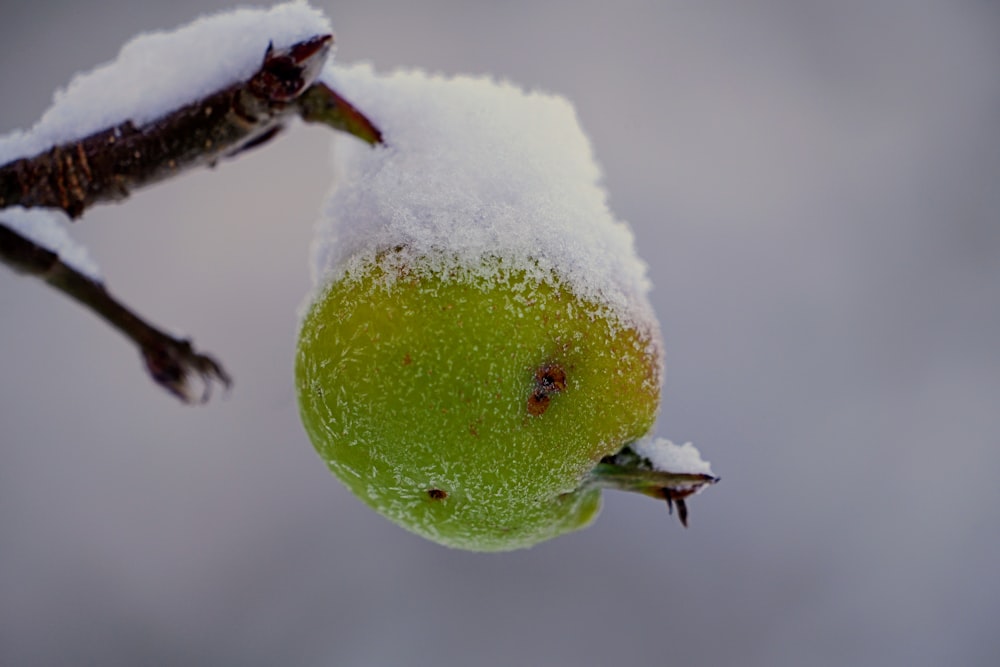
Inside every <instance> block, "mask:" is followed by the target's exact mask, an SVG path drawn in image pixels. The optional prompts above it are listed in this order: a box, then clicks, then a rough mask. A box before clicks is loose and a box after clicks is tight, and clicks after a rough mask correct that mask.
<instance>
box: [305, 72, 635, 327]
mask: <svg viewBox="0 0 1000 667" xmlns="http://www.w3.org/2000/svg"><path fill="white" fill-rule="evenodd" d="M321 81H324V82H325V83H327V84H328V85H330V86H331V87H332V88H334V89H335V90H337V91H338V92H339V93H340V94H341V95H343V96H344V97H345V98H347V99H348V100H350V101H351V102H352V103H353V104H354V105H355V106H356V107H357V108H358V109H360V110H362V111H363V112H364V113H365V114H366V115H367V116H368V117H369V118H371V120H372V121H373V122H374V123H375V124H376V125H377V126H378V127H379V128H380V129H381V131H382V133H383V136H384V141H385V145H384V146H381V147H377V148H375V149H373V148H371V147H370V146H368V145H366V144H363V143H362V142H359V141H357V140H355V139H353V138H350V137H337V139H336V141H335V146H334V161H335V167H336V172H337V173H336V174H335V177H334V190H333V192H332V193H331V196H330V198H329V200H328V203H327V205H326V207H325V212H324V218H323V220H321V222H320V223H319V225H318V227H317V237H316V240H315V242H314V245H313V278H314V281H315V282H316V284H317V287H318V288H322V287H323V286H324V285H325V284H327V283H328V281H330V280H332V279H335V278H337V277H340V276H342V275H344V274H345V273H347V272H349V271H351V270H352V267H353V268H357V267H360V266H363V265H364V263H366V262H368V261H371V260H372V259H373V258H374V257H375V256H376V254H377V253H378V252H379V251H382V250H386V249H389V248H394V247H399V246H405V247H404V250H403V252H404V253H407V254H408V255H409V256H411V257H427V256H430V257H432V258H439V260H440V262H441V264H442V265H441V266H434V267H432V270H437V269H443V268H452V267H464V268H467V267H477V269H476V270H479V271H482V272H485V273H486V274H489V273H490V272H491V271H495V270H496V269H497V265H496V262H495V261H490V258H496V257H501V258H502V259H503V266H504V267H506V268H511V267H513V268H518V269H523V270H525V271H528V272H529V273H532V272H537V274H538V275H540V276H544V275H548V274H549V272H551V271H554V272H555V273H556V274H557V275H558V276H559V277H560V278H561V279H562V280H564V281H567V283H568V284H569V286H571V287H572V288H574V290H575V291H576V293H577V294H578V295H579V296H582V297H584V298H588V299H590V300H592V301H594V302H596V303H600V304H604V305H606V306H608V307H609V308H610V311H611V312H612V313H613V314H616V315H618V316H620V317H622V318H624V319H625V321H628V322H631V323H636V324H639V325H640V326H644V327H655V319H654V318H653V316H652V311H651V309H650V307H649V305H648V301H647V299H646V294H647V292H648V289H649V282H648V280H647V277H646V265H645V264H644V263H643V262H642V261H641V260H639V259H638V257H637V256H636V253H635V248H634V242H633V236H632V233H631V231H630V230H629V228H628V227H627V226H626V225H625V224H624V223H623V222H621V221H619V220H617V219H616V218H615V216H614V215H613V214H612V212H611V211H610V210H609V209H608V205H607V193H606V192H605V190H604V189H603V187H602V186H601V172H600V169H599V168H598V166H597V163H596V162H595V160H594V156H593V153H592V150H591V146H590V142H589V140H588V139H587V137H586V135H585V134H584V133H583V131H582V129H581V128H580V125H579V123H578V121H577V116H576V112H575V111H574V109H573V106H572V105H571V104H570V102H569V101H567V100H566V99H565V98H563V97H560V96H557V95H550V94H545V93H540V92H525V91H524V90H522V89H521V88H519V87H517V86H515V85H512V84H510V83H502V82H497V81H494V80H492V79H489V78H475V77H471V76H456V77H445V76H440V75H430V74H426V73H424V72H420V71H401V72H396V73H393V74H378V73H376V72H375V71H374V70H373V69H372V68H371V67H370V66H368V65H355V66H339V65H337V66H334V65H330V66H328V67H327V68H326V70H325V71H324V72H323V74H322V75H321ZM484 259H485V261H484Z"/></svg>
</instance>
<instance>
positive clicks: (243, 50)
mask: <svg viewBox="0 0 1000 667" xmlns="http://www.w3.org/2000/svg"><path fill="white" fill-rule="evenodd" d="M331 32H332V28H331V27H330V22H329V21H328V20H327V18H326V17H325V16H324V15H323V14H322V12H320V11H319V10H317V9H314V8H312V7H310V6H309V5H308V4H307V3H306V2H289V3H285V4H281V5H276V6H275V7H273V8H271V9H249V8H243V9H236V10H233V11H228V12H224V13H221V14H216V15H213V16H206V17H202V18H199V19H197V20H196V21H194V22H192V23H190V24H188V25H185V26H183V27H181V28H178V29H177V30H174V31H169V32H167V31H160V32H150V33H145V34H141V35H139V36H137V37H135V38H133V39H132V40H131V41H129V42H128V43H126V44H125V46H123V47H122V49H121V51H120V52H119V54H118V58H117V59H116V60H114V61H113V62H110V63H107V64H105V65H101V66H100V67H97V68H96V69H94V70H93V71H91V72H89V73H86V74H78V75H77V76H76V77H75V78H74V79H73V80H72V81H71V82H70V84H69V86H68V87H67V88H65V89H64V90H60V91H58V92H56V94H55V101H54V103H53V105H52V106H51V107H50V108H49V109H48V111H46V112H45V114H44V115H43V116H42V117H41V119H40V120H39V121H38V123H37V124H35V126H34V127H32V128H31V129H30V130H29V131H27V132H14V133H12V134H10V135H7V136H5V137H3V138H0V164H2V163H5V162H9V161H11V160H15V159H18V158H21V157H29V156H31V155H35V154H37V153H39V152H41V151H44V150H46V149H48V148H50V147H51V146H53V145H55V144H58V143H63V142H68V141H73V140H75V139H80V138H83V137H85V136H87V135H89V134H92V133H94V132H97V131H99V130H102V129H106V128H108V127H112V126H114V125H117V124H118V123H122V122H125V121H126V120H131V121H133V122H134V123H135V124H137V125H141V124H143V123H147V122H149V121H152V120H155V119H156V118H158V117H160V116H162V115H164V114H166V113H168V112H170V111H172V110H174V109H177V108H178V107H181V106H184V105H186V104H190V103H192V102H195V101H197V100H198V99H200V98H202V97H205V96H206V95H208V94H210V93H213V92H215V91H217V90H220V89H222V88H224V87H226V86H228V85H231V84H233V83H236V82H238V81H242V80H245V79H247V78H249V77H250V76H251V75H252V74H253V73H254V72H255V71H256V70H257V69H258V68H259V67H260V64H261V62H262V61H263V58H264V52H265V51H266V49H267V45H268V43H269V42H273V43H274V46H275V47H276V48H281V47H285V46H289V45H291V44H294V43H296V42H299V41H303V40H305V39H307V38H309V37H312V36H315V35H322V34H329V33H331Z"/></svg>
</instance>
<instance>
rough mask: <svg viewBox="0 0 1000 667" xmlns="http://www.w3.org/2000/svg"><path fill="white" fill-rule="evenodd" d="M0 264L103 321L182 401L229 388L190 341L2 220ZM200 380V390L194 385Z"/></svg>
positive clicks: (213, 364)
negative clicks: (141, 314) (137, 311)
mask: <svg viewBox="0 0 1000 667" xmlns="http://www.w3.org/2000/svg"><path fill="white" fill-rule="evenodd" d="M0 260H3V262H4V263H5V264H7V265H8V266H10V267H11V268H12V269H14V270H16V271H18V272H19V273H24V274H28V275H32V276H35V277H37V278H40V279H41V280H44V281H45V282H46V283H48V284H49V285H51V286H52V287H54V288H55V289H57V290H59V291H60V292H62V293H63V294H65V295H66V296H68V297H70V298H71V299H73V300H74V301H76V302H77V303H79V304H81V305H83V306H84V307H85V308H87V309H89V310H91V311H92V312H94V313H95V314H97V315H99V316H100V317H101V318H103V319H104V320H105V321H106V322H107V323H108V324H110V325H111V326H112V327H114V328H115V329H117V330H118V331H120V332H121V333H122V334H124V335H125V337H126V338H128V339H129V340H130V341H132V342H133V343H134V344H135V345H136V347H138V348H139V353H140V354H141V355H142V359H143V362H144V363H145V366H146V370H147V371H148V372H149V374H150V376H152V378H153V381H154V382H156V383H157V384H158V385H160V386H161V387H163V388H164V389H166V390H167V391H169V392H170V393H171V394H173V395H174V396H176V397H177V398H179V399H180V400H181V401H183V402H185V403H203V402H205V401H206V400H208V398H209V396H210V395H211V389H212V384H213V383H215V382H218V383H220V384H222V385H223V386H224V387H225V388H227V389H228V388H229V386H230V385H231V384H232V380H231V378H230V377H229V374H228V373H226V371H225V369H223V368H222V366H221V365H220V364H219V363H218V362H217V361H215V360H214V359H213V358H212V357H210V356H208V355H205V354H201V353H199V352H196V351H195V350H194V348H193V347H192V346H191V341H190V340H186V339H179V338H175V337H173V336H171V335H169V334H166V333H164V332H163V331H161V330H160V329H157V328H156V327H154V326H152V325H151V324H149V323H148V322H146V321H145V320H143V319H142V318H141V317H139V316H138V315H137V314H135V313H134V312H133V311H132V310H130V309H129V308H128V307H127V306H125V305H124V304H122V303H121V302H120V301H118V300H117V299H116V298H115V297H114V296H112V295H111V294H110V293H109V292H108V290H107V289H106V288H105V287H104V285H103V284H102V283H100V282H98V281H96V280H93V279H92V278H90V277H88V276H86V275H84V274H83V273H80V272H79V271H77V270H76V269H74V268H73V267H71V266H69V265H67V264H66V263H65V262H63V261H62V260H61V259H60V258H59V255H57V254H56V253H54V252H52V251H51V250H48V249H46V248H43V247H42V246H40V245H38V244H36V243H34V242H33V241H30V240H28V239H27V238H25V237H24V236H22V235H21V234H19V233H18V232H16V231H14V230H13V229H11V228H10V227H8V226H7V225H5V224H4V223H3V221H2V220H0ZM192 377H197V378H199V379H200V380H201V385H202V390H201V392H197V391H196V390H195V388H194V387H193V386H192V383H191V379H192Z"/></svg>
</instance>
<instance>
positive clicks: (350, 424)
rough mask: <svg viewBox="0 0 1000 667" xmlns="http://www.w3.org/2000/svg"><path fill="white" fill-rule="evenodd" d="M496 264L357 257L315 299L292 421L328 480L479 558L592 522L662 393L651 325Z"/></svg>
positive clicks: (546, 276) (552, 279)
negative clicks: (616, 462) (618, 461)
mask: <svg viewBox="0 0 1000 667" xmlns="http://www.w3.org/2000/svg"><path fill="white" fill-rule="evenodd" d="M437 259H439V258H437ZM494 259H495V260H496V261H494V262H491V264H492V268H491V269H490V270H487V271H483V270H481V268H482V267H460V266H453V267H452V268H450V269H442V268H441V266H442V264H441V262H440V261H430V260H429V258H426V257H419V256H418V257H415V258H408V257H404V255H403V254H401V253H400V252H399V251H398V249H397V251H390V252H386V253H382V254H379V255H378V256H375V257H373V258H372V259H370V260H367V261H365V262H362V263H361V264H360V265H359V266H355V268H354V269H353V270H351V271H348V272H347V273H346V274H344V275H343V276H341V277H339V278H337V279H335V280H333V281H332V283H330V284H327V285H326V286H325V288H322V289H320V290H319V291H318V292H317V295H316V296H315V298H314V300H313V302H312V304H311V306H310V307H309V309H308V311H307V313H306V315H305V317H304V319H303V322H302V326H301V331H300V338H299V344H298V353H297V360H296V380H297V389H298V398H299V405H300V411H301V415H302V420H303V423H304V425H305V428H306V431H307V432H308V434H309V436H310V438H311V440H312V442H313V444H314V446H315V448H316V450H317V451H318V452H319V454H320V456H321V457H322V458H323V460H324V461H325V462H326V463H327V465H328V466H329V468H330V470H331V471H333V473H334V474H335V475H336V476H337V477H338V478H340V479H341V480H342V481H343V482H344V484H346V485H347V487H348V488H349V489H350V490H351V491H352V492H354V494H355V495H357V496H358V497H359V498H361V499H362V500H363V501H364V502H366V503H367V504H368V505H370V506H371V507H373V508H374V509H375V510H377V511H378V512H380V513H381V514H383V515H385V516H386V517H388V518H389V519H391V520H392V521H394V522H396V523H397V524H399V525H401V526H403V527H404V528H407V529H409V530H411V531H413V532H415V533H418V534H420V535H422V536H424V537H427V538H429V539H431V540H434V541H436V542H439V543H441V544H444V545H447V546H451V547H459V548H464V549H471V550H477V551H499V550H506V549H516V548H520V547H527V546H530V545H532V544H535V543H537V542H540V541H543V540H546V539H549V538H551V537H555V536H557V535H560V534H562V533H565V532H568V531H572V530H576V529H578V528H581V527H583V526H585V525H587V524H588V523H589V522H590V521H591V520H592V519H593V517H594V516H595V515H596V513H597V511H598V509H599V506H600V492H601V490H600V486H601V485H602V484H599V483H595V479H596V477H595V470H597V469H599V468H600V469H603V470H609V469H611V468H613V466H612V465H611V464H612V459H611V458H609V457H614V456H615V455H616V454H619V453H620V452H622V451H623V449H624V448H625V447H626V445H628V443H630V442H633V441H635V440H637V439H639V438H641V437H642V436H644V435H646V434H647V433H648V432H649V431H650V429H651V428H652V426H653V423H654V420H655V418H656V413H657V409H658V404H659V396H660V376H661V345H660V340H659V333H658V330H657V326H656V323H655V322H652V323H650V322H646V323H644V324H637V323H635V322H630V321H626V320H625V319H624V318H622V317H620V316H618V315H617V314H614V313H613V312H612V311H611V310H610V309H609V308H608V307H606V306H602V305H600V304H598V303H595V302H593V301H589V300H587V299H584V298H581V297H580V296H578V295H577V294H576V293H574V290H573V288H572V287H571V286H570V285H569V284H567V283H566V282H565V281H563V280H561V279H560V278H559V276H557V275H555V274H551V273H545V272H542V271H540V270H537V267H534V268H533V269H532V270H527V269H520V270H518V269H508V268H503V267H504V266H509V263H508V264H504V262H503V260H502V259H500V258H494ZM602 461H603V463H602ZM609 466H610V468H609ZM612 472H614V470H612ZM604 477H606V478H608V479H614V478H615V475H613V474H611V475H604ZM604 485H609V484H604ZM610 485H611V486H622V485H621V484H617V483H615V482H613V481H612V482H611V483H610ZM625 486H628V485H625ZM631 486H633V487H634V486H635V485H634V484H633V485H631ZM632 490H637V489H635V488H633V489H632ZM638 490H643V492H646V491H645V489H638ZM651 495H653V494H651ZM659 497H664V496H663V495H660V496H659ZM668 499H669V498H668Z"/></svg>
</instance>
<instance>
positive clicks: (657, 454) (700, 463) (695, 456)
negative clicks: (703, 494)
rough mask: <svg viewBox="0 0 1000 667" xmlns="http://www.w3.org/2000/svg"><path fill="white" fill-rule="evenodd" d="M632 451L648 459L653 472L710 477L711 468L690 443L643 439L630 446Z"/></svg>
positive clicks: (662, 439) (663, 439)
mask: <svg viewBox="0 0 1000 667" xmlns="http://www.w3.org/2000/svg"><path fill="white" fill-rule="evenodd" d="M630 447H631V448H632V451H634V452H635V453H636V454H638V455H639V456H641V457H643V458H645V459H649V462H650V463H651V464H652V465H653V469H654V470H659V471H660V472H672V473H678V474H691V475H711V474H712V466H711V465H710V464H709V462H708V461H704V460H702V458H701V453H700V452H699V451H698V450H697V449H695V446H694V445H692V444H691V443H690V442H688V443H685V444H683V445H675V444H674V443H672V442H670V441H669V440H667V439H666V438H644V439H642V440H639V441H637V442H634V443H632V444H631V445H630Z"/></svg>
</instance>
